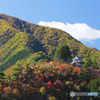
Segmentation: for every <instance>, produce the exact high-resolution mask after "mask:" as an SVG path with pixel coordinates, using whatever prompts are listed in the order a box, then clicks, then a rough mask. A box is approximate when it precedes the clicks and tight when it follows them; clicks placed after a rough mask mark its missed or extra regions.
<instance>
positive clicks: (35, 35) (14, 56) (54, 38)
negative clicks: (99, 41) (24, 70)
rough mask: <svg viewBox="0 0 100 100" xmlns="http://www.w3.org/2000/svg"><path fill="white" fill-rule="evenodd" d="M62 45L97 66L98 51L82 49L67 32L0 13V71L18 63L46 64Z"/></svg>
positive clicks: (99, 61) (99, 56)
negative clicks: (95, 63)
mask: <svg viewBox="0 0 100 100" xmlns="http://www.w3.org/2000/svg"><path fill="white" fill-rule="evenodd" d="M63 44H66V45H68V46H69V48H70V51H71V52H72V53H73V54H74V53H77V55H78V56H79V57H81V58H87V57H90V59H91V61H92V62H95V61H96V62H97V64H98V66H100V51H98V50H96V49H95V48H91V47H86V46H85V45H83V44H82V43H81V42H80V41H78V40H76V39H75V38H73V37H72V36H71V35H69V34H68V33H66V32H64V31H62V30H59V29H54V28H50V27H44V26H39V25H36V24H31V23H28V22H26V21H23V20H21V19H18V18H15V17H12V16H8V15H5V14H0V70H1V71H2V70H5V69H6V68H9V67H11V66H13V67H14V66H16V65H18V64H20V63H26V62H27V63H29V64H32V63H37V62H38V63H39V62H44V61H50V60H51V59H52V57H53V56H54V52H55V50H56V49H57V48H58V47H59V46H60V45H63Z"/></svg>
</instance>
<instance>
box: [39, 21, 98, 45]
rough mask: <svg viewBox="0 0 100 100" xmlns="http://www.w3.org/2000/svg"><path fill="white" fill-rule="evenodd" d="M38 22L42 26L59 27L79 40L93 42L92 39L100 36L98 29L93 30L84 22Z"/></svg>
mask: <svg viewBox="0 0 100 100" xmlns="http://www.w3.org/2000/svg"><path fill="white" fill-rule="evenodd" d="M38 24H39V25H42V26H49V27H53V28H58V29H61V30H63V31H65V32H67V33H69V34H70V35H72V36H73V37H74V38H76V39H78V40H80V41H88V42H91V43H92V42H93V41H92V40H95V39H99V38H100V30H95V29H93V28H91V27H90V26H88V25H87V24H85V23H75V24H70V23H65V24H64V23H61V22H55V21H52V22H44V21H40V22H39V23H38Z"/></svg>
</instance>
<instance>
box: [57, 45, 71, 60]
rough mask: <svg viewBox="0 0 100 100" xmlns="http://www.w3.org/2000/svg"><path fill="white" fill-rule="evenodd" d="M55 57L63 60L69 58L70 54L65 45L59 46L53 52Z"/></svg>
mask: <svg viewBox="0 0 100 100" xmlns="http://www.w3.org/2000/svg"><path fill="white" fill-rule="evenodd" d="M55 56H56V57H58V58H59V59H63V60H66V59H68V58H71V52H70V50H69V47H68V46H67V45H61V46H59V47H58V48H57V50H56V51H55Z"/></svg>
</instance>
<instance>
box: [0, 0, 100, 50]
mask: <svg viewBox="0 0 100 100" xmlns="http://www.w3.org/2000/svg"><path fill="white" fill-rule="evenodd" d="M99 10H100V0H2V1H0V13H4V14H7V15H11V16H15V17H17V18H20V19H23V20H25V21H28V22H31V23H34V24H40V25H45V26H47V25H48V26H51V27H55V28H60V29H62V30H64V31H67V32H68V33H69V34H71V35H72V36H73V37H75V38H77V39H78V40H80V41H81V42H82V43H83V44H85V45H86V46H89V47H90V46H91V47H95V48H97V49H98V50H100V45H99V43H100V13H99V12H100V11H99ZM58 25H59V26H58ZM66 28H67V29H66ZM73 32H75V33H73ZM77 34H79V35H77ZM89 36H90V37H89Z"/></svg>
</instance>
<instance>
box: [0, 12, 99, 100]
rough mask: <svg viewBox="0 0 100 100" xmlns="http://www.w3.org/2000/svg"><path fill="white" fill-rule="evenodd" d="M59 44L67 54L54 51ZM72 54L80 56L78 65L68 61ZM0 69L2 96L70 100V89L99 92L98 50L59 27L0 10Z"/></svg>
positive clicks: (12, 99)
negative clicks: (66, 48) (20, 17)
mask: <svg viewBox="0 0 100 100" xmlns="http://www.w3.org/2000/svg"><path fill="white" fill-rule="evenodd" d="M62 45H63V46H64V45H67V46H68V48H69V50H68V51H67V52H66V51H63V52H64V53H66V55H67V56H68V57H67V56H66V55H65V54H63V52H60V53H58V54H61V55H58V54H57V52H58V50H59V49H61V46H62ZM75 54H76V55H77V56H79V57H81V58H82V62H83V65H82V67H81V68H80V67H78V68H76V67H75V66H72V65H70V63H71V62H72V58H73V57H74V55H75ZM62 55H63V56H64V57H65V59H63V57H62ZM0 71H1V73H0V99H1V100H28V98H30V100H33V98H34V99H35V100H48V99H49V100H56V99H57V100H69V97H70V96H69V92H70V91H72V90H73V91H88V92H90V91H98V92H100V76H99V75H100V74H98V73H99V72H100V51H98V50H96V49H95V48H91V47H86V46H84V45H83V44H82V43H81V42H80V41H78V40H76V39H75V38H73V37H72V36H70V35H69V34H68V33H66V32H64V31H62V30H59V29H54V28H50V27H44V26H39V25H35V24H31V23H28V22H26V21H23V20H21V19H18V18H15V17H12V16H8V15H5V14H0ZM92 85H93V86H92ZM26 91H29V93H28V92H26ZM51 91H52V92H51ZM99 99H100V97H99V96H98V97H86V98H85V99H82V98H81V97H74V98H71V100H99Z"/></svg>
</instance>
